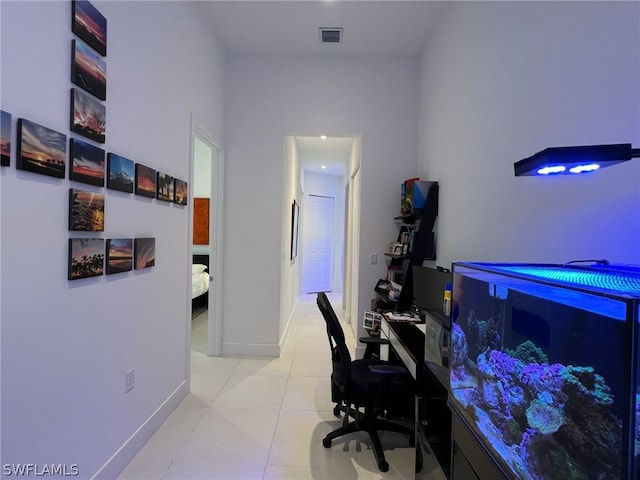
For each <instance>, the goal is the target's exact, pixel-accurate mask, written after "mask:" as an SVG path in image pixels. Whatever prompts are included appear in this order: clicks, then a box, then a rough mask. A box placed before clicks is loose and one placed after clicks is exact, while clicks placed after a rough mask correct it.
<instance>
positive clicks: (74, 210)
mask: <svg viewBox="0 0 640 480" xmlns="http://www.w3.org/2000/svg"><path fill="white" fill-rule="evenodd" d="M69 230H72V231H80V232H104V193H94V192H87V191H85V190H78V189H76V188H70V189H69Z"/></svg>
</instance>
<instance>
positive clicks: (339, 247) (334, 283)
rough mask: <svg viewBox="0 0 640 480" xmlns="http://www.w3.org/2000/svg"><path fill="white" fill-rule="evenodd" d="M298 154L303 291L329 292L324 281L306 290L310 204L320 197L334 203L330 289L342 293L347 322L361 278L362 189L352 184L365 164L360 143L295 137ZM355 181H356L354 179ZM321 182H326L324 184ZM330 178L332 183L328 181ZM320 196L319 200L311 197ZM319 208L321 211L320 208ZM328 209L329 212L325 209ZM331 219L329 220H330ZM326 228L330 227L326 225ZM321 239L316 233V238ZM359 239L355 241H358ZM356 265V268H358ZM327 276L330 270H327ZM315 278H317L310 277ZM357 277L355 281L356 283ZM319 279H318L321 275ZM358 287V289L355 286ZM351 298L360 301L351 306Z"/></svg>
mask: <svg viewBox="0 0 640 480" xmlns="http://www.w3.org/2000/svg"><path fill="white" fill-rule="evenodd" d="M294 138H295V144H296V153H297V158H298V159H299V166H300V170H301V178H300V181H299V183H300V184H301V185H302V192H303V200H302V211H303V215H302V218H301V223H300V225H301V238H302V252H303V253H302V257H303V258H302V261H301V272H300V284H299V288H300V290H299V291H300V292H301V293H306V292H307V291H313V290H325V289H327V286H326V281H325V283H324V285H322V286H309V285H308V280H307V278H308V276H309V275H310V274H309V272H308V268H309V267H308V265H307V264H308V263H309V262H310V260H309V259H308V258H307V256H308V254H307V253H306V250H307V249H309V246H308V245H307V243H308V241H309V240H307V236H309V235H313V234H309V232H307V228H308V227H309V224H311V229H316V230H318V229H319V228H321V227H319V226H318V225H317V224H316V225H314V224H313V222H314V220H313V219H312V218H311V217H312V215H307V214H306V213H307V211H306V208H307V204H308V203H313V202H314V201H318V198H317V197H331V198H333V220H332V222H333V223H332V226H331V228H330V229H328V228H325V232H327V231H329V232H330V237H331V241H332V243H331V247H330V248H331V250H328V248H329V247H325V251H330V252H331V259H330V261H329V265H330V268H329V274H328V275H329V289H330V290H331V291H332V292H335V293H338V294H340V293H342V308H343V309H345V311H346V313H347V319H346V320H347V321H349V320H350V318H351V316H352V315H351V312H352V310H354V311H356V312H357V305H358V304H357V275H358V268H359V265H358V262H357V257H358V254H359V252H358V249H359V245H358V240H359V234H358V229H359V219H360V217H359V214H358V213H357V212H358V211H359V210H358V209H359V202H360V190H359V186H358V188H354V182H355V181H356V180H358V179H359V176H358V172H359V169H360V164H361V145H362V140H361V137H360V136H359V135H344V136H331V135H329V136H327V137H325V136H296V137H294ZM354 177H357V178H354ZM321 179H322V180H321ZM328 179H332V180H328ZM314 195H315V196H316V198H315V199H313V198H312V196H314ZM318 208H320V207H318ZM325 208H327V207H325ZM326 217H328V215H326ZM324 223H325V225H326V224H327V223H328V221H327V220H325V221H324ZM315 236H316V237H318V236H319V234H318V233H316V234H315ZM354 239H355V240H354ZM354 263H355V264H354ZM311 268H313V267H311ZM325 272H326V270H325ZM311 275H316V274H315V273H312V274H311ZM354 276H355V279H354V278H353V277H354ZM318 277H319V275H318ZM354 285H356V287H354ZM353 299H355V300H356V301H355V302H353Z"/></svg>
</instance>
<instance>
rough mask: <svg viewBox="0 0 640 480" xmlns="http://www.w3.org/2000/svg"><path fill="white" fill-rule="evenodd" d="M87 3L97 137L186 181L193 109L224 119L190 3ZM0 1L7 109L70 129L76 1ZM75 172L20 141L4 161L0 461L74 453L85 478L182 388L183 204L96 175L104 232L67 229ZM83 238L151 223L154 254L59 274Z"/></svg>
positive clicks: (216, 63) (211, 57) (125, 447)
mask: <svg viewBox="0 0 640 480" xmlns="http://www.w3.org/2000/svg"><path fill="white" fill-rule="evenodd" d="M92 3H93V4H94V5H95V6H96V8H98V9H99V10H100V12H101V13H102V14H103V15H104V16H105V17H106V18H107V20H108V52H107V54H108V56H107V57H106V62H107V75H108V84H107V101H106V102H105V104H106V111H107V117H106V118H107V126H106V132H107V133H106V138H107V141H106V144H105V145H104V148H105V149H106V150H107V151H113V152H116V153H119V154H121V155H123V156H125V157H128V158H130V159H132V160H134V161H136V162H139V163H144V164H146V165H148V166H150V167H153V168H155V169H158V170H160V171H163V172H166V173H168V174H170V175H174V176H177V177H179V178H183V179H188V178H189V175H190V166H189V157H190V143H191V139H190V131H189V129H190V113H194V114H195V115H196V116H197V117H198V118H199V119H200V120H201V121H202V122H203V123H204V124H206V125H208V127H209V129H210V130H211V131H213V132H216V134H219V135H220V136H221V133H222V117H221V114H222V109H223V105H222V99H223V95H222V89H223V76H222V73H223V72H222V69H223V61H224V57H223V54H222V52H221V49H220V48H218V47H217V45H216V43H215V42H214V40H213V38H212V37H211V36H210V34H209V31H208V29H207V28H206V26H205V25H204V24H203V23H202V21H201V19H200V15H199V8H200V7H198V6H195V5H192V4H189V3H175V2H146V1H145V2H135V1H126V2H117V1H108V2H106V1H105V2H102V1H94V2H92ZM0 8H1V9H2V15H1V22H2V23H1V25H0V26H1V31H2V33H1V35H2V37H1V59H2V72H1V73H2V76H1V92H0V93H1V100H2V105H1V106H2V109H3V110H6V111H9V112H11V113H12V114H13V117H14V119H16V118H19V117H24V118H27V119H29V120H32V121H34V122H37V123H39V124H42V125H43V126H46V127H49V128H51V129H54V130H56V131H58V132H61V133H65V134H67V135H70V132H69V89H70V88H71V87H72V84H71V82H70V78H69V70H70V50H71V39H72V38H73V35H72V33H71V29H70V25H71V21H70V17H71V2H67V1H65V2H62V1H54V2H50V1H47V2H7V1H3V2H1V4H0ZM195 71H197V72H198V76H197V77H193V76H192V75H191V73H192V72H195ZM14 131H15V122H14ZM14 138H15V136H14ZM72 186H73V187H78V188H80V187H84V185H82V184H78V183H75V182H70V181H69V180H67V179H55V178H52V177H45V176H42V175H37V174H32V173H29V172H23V171H18V170H16V168H15V152H14V156H13V158H12V166H11V167H10V168H2V169H0V187H1V188H0V195H1V196H0V198H1V204H0V212H1V217H0V225H1V231H2V239H1V242H2V243H1V244H0V248H1V252H0V257H1V258H2V265H1V267H2V271H1V279H2V305H1V315H2V317H1V318H2V349H1V352H2V359H1V360H2V362H1V363H2V375H1V377H2V405H1V418H2V437H3V440H4V441H3V443H2V462H1V463H2V464H5V463H37V464H40V465H44V464H50V463H51V462H55V463H66V464H67V465H71V464H77V465H78V467H79V477H80V478H89V477H91V476H92V475H94V474H96V473H99V476H101V477H102V478H115V476H116V475H117V472H118V471H119V469H121V468H122V467H123V466H124V465H126V463H127V461H128V460H129V459H130V457H131V456H132V455H133V454H135V451H136V449H137V448H138V447H139V446H140V445H141V444H142V442H143V441H144V440H145V436H146V435H150V433H152V432H151V431H152V430H153V428H155V427H157V425H158V424H159V422H160V421H162V419H163V418H164V416H166V415H168V413H169V412H170V409H171V408H172V407H173V406H175V405H176V404H177V402H178V401H179V400H180V399H181V398H182V397H183V396H184V395H186V392H187V391H188V368H189V355H188V350H189V346H188V345H187V332H188V330H187V328H188V322H189V318H188V305H189V302H190V295H189V292H188V291H187V281H188V278H189V275H190V273H189V271H188V262H189V235H188V232H189V225H190V224H189V218H190V213H189V208H187V207H180V206H178V205H174V204H168V203H166V202H160V201H157V200H150V199H143V198H142V197H138V196H135V195H128V194H122V193H119V192H114V191H112V190H107V189H102V191H103V192H104V193H105V194H106V197H107V198H106V218H105V231H104V233H94V234H87V235H80V234H74V233H72V232H69V231H68V230H67V209H68V189H69V187H72ZM86 188H88V189H91V190H94V191H96V190H100V189H97V188H91V187H90V186H88V185H87V186H86ZM81 236H87V237H89V236H92V237H100V238H119V237H134V236H153V237H155V238H156V266H155V267H153V268H151V269H148V270H144V271H135V272H128V273H123V274H116V275H110V276H103V277H97V278H93V279H85V280H76V281H73V282H70V281H67V242H68V238H69V237H81ZM130 368H134V369H135V388H134V390H133V391H131V392H130V393H128V394H125V393H124V378H125V372H126V371H127V370H128V369H130ZM146 422H147V423H146ZM139 428H140V429H141V430H140V431H138V429H139ZM137 431H138V432H137ZM136 432H137V433H136ZM120 448H122V450H119V449H120ZM112 456H113V458H112ZM103 467H104V468H103ZM102 468H103V469H102ZM101 469H102V470H101Z"/></svg>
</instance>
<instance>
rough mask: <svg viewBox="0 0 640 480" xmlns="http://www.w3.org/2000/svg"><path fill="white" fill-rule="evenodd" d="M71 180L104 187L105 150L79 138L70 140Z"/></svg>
mask: <svg viewBox="0 0 640 480" xmlns="http://www.w3.org/2000/svg"><path fill="white" fill-rule="evenodd" d="M69 149H70V151H71V153H70V156H71V168H70V169H69V180H75V181H76V182H83V183H88V184H90V185H95V186H97V187H104V150H102V149H101V148H98V147H94V146H93V145H91V144H89V143H87V142H83V141H82V140H79V139H77V138H70V139H69Z"/></svg>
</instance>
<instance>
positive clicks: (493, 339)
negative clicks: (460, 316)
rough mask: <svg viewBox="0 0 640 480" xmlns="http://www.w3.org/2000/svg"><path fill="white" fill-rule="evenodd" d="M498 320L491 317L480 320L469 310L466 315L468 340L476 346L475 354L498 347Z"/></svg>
mask: <svg viewBox="0 0 640 480" xmlns="http://www.w3.org/2000/svg"><path fill="white" fill-rule="evenodd" d="M498 324H499V321H498V320H495V319H494V318H493V317H492V318H490V319H489V320H480V319H479V318H478V317H477V316H476V314H475V312H474V311H473V310H471V311H470V312H469V316H468V317H467V325H468V329H469V331H468V337H469V338H468V340H467V341H468V342H469V343H470V344H472V345H474V346H475V347H476V350H475V352H474V353H475V354H476V355H477V354H478V353H480V352H484V351H485V350H486V349H488V348H489V349H492V350H495V349H497V348H499V347H500V334H499V333H498V326H499V325H498Z"/></svg>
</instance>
